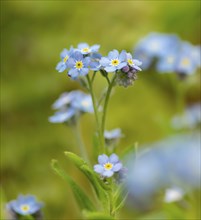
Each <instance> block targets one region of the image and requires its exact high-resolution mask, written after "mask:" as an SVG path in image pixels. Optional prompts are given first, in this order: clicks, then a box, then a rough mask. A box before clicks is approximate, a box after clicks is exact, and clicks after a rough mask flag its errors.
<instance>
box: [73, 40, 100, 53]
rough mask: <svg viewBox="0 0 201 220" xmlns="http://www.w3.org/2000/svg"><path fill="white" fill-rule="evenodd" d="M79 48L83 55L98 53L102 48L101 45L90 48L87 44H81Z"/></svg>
mask: <svg viewBox="0 0 201 220" xmlns="http://www.w3.org/2000/svg"><path fill="white" fill-rule="evenodd" d="M77 47H78V50H79V51H80V52H81V53H82V54H84V55H86V54H90V53H96V52H98V50H99V48H100V45H98V44H95V45H93V46H91V47H90V46H89V45H88V44H87V43H80V44H78V46H77Z"/></svg>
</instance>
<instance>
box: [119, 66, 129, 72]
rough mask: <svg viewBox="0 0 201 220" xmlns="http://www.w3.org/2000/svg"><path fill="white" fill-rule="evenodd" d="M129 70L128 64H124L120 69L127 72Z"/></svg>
mask: <svg viewBox="0 0 201 220" xmlns="http://www.w3.org/2000/svg"><path fill="white" fill-rule="evenodd" d="M129 70H130V68H129V66H124V67H123V68H122V69H121V71H122V72H124V73H127V72H128V71H129Z"/></svg>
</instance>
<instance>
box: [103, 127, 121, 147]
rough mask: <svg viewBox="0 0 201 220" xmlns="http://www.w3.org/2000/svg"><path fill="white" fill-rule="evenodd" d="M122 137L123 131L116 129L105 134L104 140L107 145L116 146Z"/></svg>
mask: <svg viewBox="0 0 201 220" xmlns="http://www.w3.org/2000/svg"><path fill="white" fill-rule="evenodd" d="M121 137H122V133H121V129H119V128H116V129H113V130H110V131H107V130H106V131H105V132H104V138H105V142H106V144H107V145H112V144H116V143H117V142H118V140H119V139H120V138H121Z"/></svg>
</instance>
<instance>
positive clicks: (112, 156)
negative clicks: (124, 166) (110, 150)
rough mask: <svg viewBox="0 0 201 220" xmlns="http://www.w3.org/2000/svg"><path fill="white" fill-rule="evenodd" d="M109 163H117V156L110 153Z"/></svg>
mask: <svg viewBox="0 0 201 220" xmlns="http://www.w3.org/2000/svg"><path fill="white" fill-rule="evenodd" d="M109 161H110V163H113V164H115V163H117V162H118V161H119V157H118V156H117V155H116V154H112V155H111V156H110V158H109Z"/></svg>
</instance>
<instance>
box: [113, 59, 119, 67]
mask: <svg viewBox="0 0 201 220" xmlns="http://www.w3.org/2000/svg"><path fill="white" fill-rule="evenodd" d="M111 65H112V66H118V65H119V60H118V59H114V60H112V61H111Z"/></svg>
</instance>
